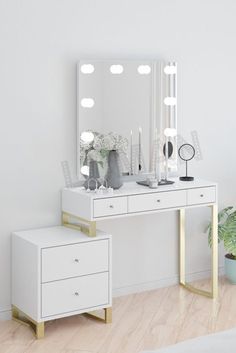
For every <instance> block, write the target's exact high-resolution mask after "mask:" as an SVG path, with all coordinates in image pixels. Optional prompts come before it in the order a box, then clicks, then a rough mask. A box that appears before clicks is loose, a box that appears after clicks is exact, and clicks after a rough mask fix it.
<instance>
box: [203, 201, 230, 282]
mask: <svg viewBox="0 0 236 353" xmlns="http://www.w3.org/2000/svg"><path fill="white" fill-rule="evenodd" d="M206 231H207V233H208V242H209V245H210V246H211V245H212V226H211V224H209V225H208V227H207V229H206ZM218 241H219V242H221V241H223V242H224V248H225V250H226V251H227V254H226V255H225V275H226V277H227V278H228V279H229V281H230V282H231V283H233V284H236V210H234V209H233V207H232V206H230V207H226V208H224V209H223V210H222V211H220V212H219V214H218Z"/></svg>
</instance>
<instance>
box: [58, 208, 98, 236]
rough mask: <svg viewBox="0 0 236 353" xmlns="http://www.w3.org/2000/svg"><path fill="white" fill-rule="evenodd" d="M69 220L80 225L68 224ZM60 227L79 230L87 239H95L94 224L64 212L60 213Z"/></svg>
mask: <svg viewBox="0 0 236 353" xmlns="http://www.w3.org/2000/svg"><path fill="white" fill-rule="evenodd" d="M70 218H74V219H75V220H76V221H78V222H80V223H70ZM62 225H63V226H64V227H68V228H72V229H75V230H79V231H80V232H83V233H84V234H86V235H88V236H89V237H96V222H95V221H88V220H87V219H84V218H81V217H77V216H74V215H71V214H69V213H66V212H62Z"/></svg>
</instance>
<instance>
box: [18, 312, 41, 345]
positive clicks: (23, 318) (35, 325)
mask: <svg viewBox="0 0 236 353" xmlns="http://www.w3.org/2000/svg"><path fill="white" fill-rule="evenodd" d="M12 320H14V321H17V322H19V323H21V324H23V325H26V326H28V327H30V328H32V330H33V331H34V333H35V336H36V338H37V339H39V338H43V337H44V322H36V321H35V320H33V319H31V317H29V316H28V315H26V314H24V313H23V312H22V311H20V310H19V309H18V308H17V307H16V306H14V305H13V306H12Z"/></svg>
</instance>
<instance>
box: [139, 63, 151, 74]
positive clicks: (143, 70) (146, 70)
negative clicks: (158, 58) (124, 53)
mask: <svg viewBox="0 0 236 353" xmlns="http://www.w3.org/2000/svg"><path fill="white" fill-rule="evenodd" d="M150 72H151V67H150V66H149V65H139V67H138V73H139V74H140V75H148V74H150Z"/></svg>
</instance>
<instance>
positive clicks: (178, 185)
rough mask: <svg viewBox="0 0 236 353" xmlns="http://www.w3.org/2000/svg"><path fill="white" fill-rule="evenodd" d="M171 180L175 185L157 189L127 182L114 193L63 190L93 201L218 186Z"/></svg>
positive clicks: (76, 189) (80, 188)
mask: <svg viewBox="0 0 236 353" xmlns="http://www.w3.org/2000/svg"><path fill="white" fill-rule="evenodd" d="M170 180H173V181H174V184H170V185H161V186H158V188H156V189H151V188H149V187H147V186H142V185H139V184H137V183H136V182H126V183H124V184H123V186H122V187H121V188H120V189H118V190H113V191H112V192H107V191H106V190H105V191H103V192H99V191H98V192H94V191H90V192H87V191H86V189H85V188H84V187H76V188H64V189H63V190H67V191H70V192H73V193H78V194H81V195H84V196H87V197H88V198H92V199H101V198H109V197H116V196H117V197H118V196H128V195H139V194H147V193H148V194H149V193H157V192H166V191H175V190H188V189H196V188H204V187H210V186H216V185H217V183H215V182H210V181H206V180H201V179H195V180H194V181H180V180H179V179H178V178H170Z"/></svg>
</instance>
